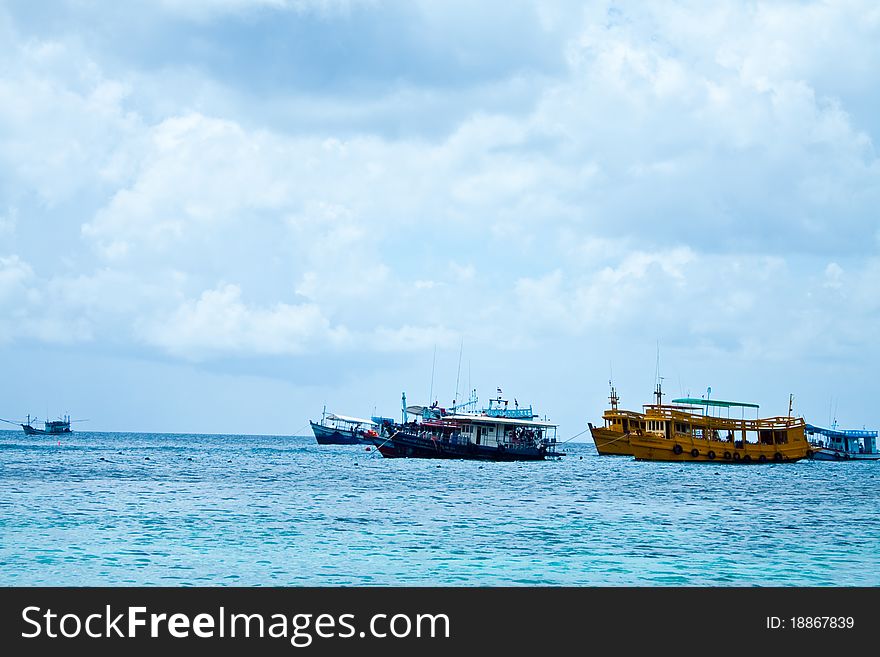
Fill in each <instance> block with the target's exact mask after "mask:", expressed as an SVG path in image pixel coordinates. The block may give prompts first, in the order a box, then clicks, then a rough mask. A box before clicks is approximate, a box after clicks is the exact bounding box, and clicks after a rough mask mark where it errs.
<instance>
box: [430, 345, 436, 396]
mask: <svg viewBox="0 0 880 657" xmlns="http://www.w3.org/2000/svg"><path fill="white" fill-rule="evenodd" d="M435 365H437V345H436V344H435V345H434V360H433V361H432V362H431V392H430V393H429V394H428V404H433V403H434V366H435Z"/></svg>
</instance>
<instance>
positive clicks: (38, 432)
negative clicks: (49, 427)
mask: <svg viewBox="0 0 880 657" xmlns="http://www.w3.org/2000/svg"><path fill="white" fill-rule="evenodd" d="M21 428H22V429H24V433H25V435H27V436H63V435H64V434H67V433H73V432H72V431H71V430H70V429H63V430H61V431H46V430H45V429H35V428H34V427H32V426H30V425H27V424H23V425H21Z"/></svg>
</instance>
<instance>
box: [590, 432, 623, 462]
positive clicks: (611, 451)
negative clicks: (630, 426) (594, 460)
mask: <svg viewBox="0 0 880 657" xmlns="http://www.w3.org/2000/svg"><path fill="white" fill-rule="evenodd" d="M590 435H591V436H592V437H593V444H594V445H596V451H597V452H598V453H599V455H600V456H632V455H633V453H632V448H630V446H629V434H628V433H621V432H620V431H611V430H609V429H603V428H601V427H594V426H593V425H592V424H591V425H590Z"/></svg>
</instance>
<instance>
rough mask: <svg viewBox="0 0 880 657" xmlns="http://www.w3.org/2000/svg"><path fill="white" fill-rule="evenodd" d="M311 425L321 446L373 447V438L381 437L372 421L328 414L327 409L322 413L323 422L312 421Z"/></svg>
mask: <svg viewBox="0 0 880 657" xmlns="http://www.w3.org/2000/svg"><path fill="white" fill-rule="evenodd" d="M309 424H311V425H312V431H313V432H314V434H315V440H316V441H318V444H319V445H372V444H373V441H372V438H373V437H374V436H378V435H379V434H378V433H377V432H376V430H375V428H374V427H375V423H374V422H373V421H372V420H365V419H364V418H360V417H352V416H350V415H339V414H338V413H327V408H326V407H325V408H324V412H323V413H321V421H320V422H312V421H311V420H310V421H309Z"/></svg>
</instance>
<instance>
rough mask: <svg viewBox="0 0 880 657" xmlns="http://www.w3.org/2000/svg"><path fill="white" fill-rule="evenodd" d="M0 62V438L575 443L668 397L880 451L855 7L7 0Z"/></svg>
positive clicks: (877, 252) (866, 131)
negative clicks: (42, 432) (470, 415)
mask: <svg viewBox="0 0 880 657" xmlns="http://www.w3.org/2000/svg"><path fill="white" fill-rule="evenodd" d="M0 43H2V44H3V47H2V48H0V364H2V370H0V371H2V378H0V380H2V390H0V392H2V394H0V417H2V418H4V419H13V420H17V419H20V418H23V417H25V416H26V414H28V413H30V414H31V415H32V416H34V415H36V416H38V417H40V418H45V417H47V416H48V417H50V418H52V417H55V416H57V415H59V414H62V413H69V414H70V415H71V416H72V417H73V418H74V419H77V420H84V421H83V422H82V423H80V424H78V425H76V428H79V429H82V430H86V429H88V430H94V431H151V432H170V433H189V432H204V433H244V434H272V435H293V434H307V433H308V426H307V424H308V421H309V420H310V419H317V418H319V417H320V415H321V412H322V409H323V408H324V406H325V405H326V408H327V410H328V412H331V411H333V412H338V413H344V414H349V415H359V416H369V415H376V414H378V415H385V416H393V417H397V416H398V415H399V409H400V404H401V393H404V392H405V393H406V395H407V401H408V403H410V404H414V403H426V402H428V401H429V400H430V399H432V398H433V399H436V400H437V401H439V403H440V404H441V405H449V404H451V403H452V401H453V400H454V399H464V398H465V397H467V394H468V393H467V391H468V390H472V389H476V390H477V393H478V395H479V397H480V399H481V401H483V402H486V401H487V400H488V398H489V397H494V396H496V394H497V393H496V391H497V389H498V388H501V389H502V391H503V392H502V394H503V397H504V398H506V399H510V400H511V403H512V400H514V399H516V400H517V402H518V403H519V405H520V406H522V405H528V404H531V405H532V406H533V408H534V409H535V410H536V412H538V413H539V414H541V416H546V417H548V418H549V419H550V420H551V421H553V422H556V423H558V425H559V438H560V439H569V438H572V437H575V438H574V439H575V440H581V439H586V438H587V437H586V436H585V435H583V433H582V432H583V431H584V430H585V429H586V426H587V423H588V422H593V423H597V422H600V421H601V416H602V412H603V410H604V409H605V408H607V405H608V392H609V381H612V380H613V382H614V385H615V387H616V388H617V391H618V393H619V395H620V397H621V404H622V406H623V407H625V408H631V409H639V408H640V407H641V405H642V404H645V403H650V402H651V401H652V398H651V393H652V390H653V387H654V384H655V381H656V379H657V376H658V374H659V376H660V377H662V384H663V388H664V391H665V392H666V393H667V395H668V396H667V398H666V399H667V400H669V399H672V398H675V397H678V396H683V395H690V396H700V395H706V394H709V395H710V396H711V397H712V398H714V399H726V400H736V401H745V402H751V403H757V404H760V406H761V409H760V414H761V415H762V416H764V415H785V414H786V413H787V412H788V405H789V396H790V395H791V396H792V399H793V402H792V404H793V410H794V412H795V413H797V414H799V415H803V416H804V417H805V418H806V419H807V421H808V422H812V423H814V424H820V425H828V424H830V423H831V422H832V421H833V420H835V419H836V420H837V422H838V423H839V425H840V426H841V427H844V428H862V427H868V428H876V427H877V426H878V424H880V421H878V417H877V411H876V408H877V404H876V400H877V394H876V393H877V385H876V380H877V379H876V375H877V371H878V365H880V346H878V340H877V337H876V336H877V335H878V334H880V292H878V290H880V222H878V211H877V208H878V207H880V161H878V155H877V148H876V146H875V144H876V143H877V142H878V140H880V113H878V112H877V107H880V6H878V5H877V4H876V3H874V2H857V1H847V0H843V1H840V2H785V1H781V2H770V3H754V2H739V1H737V2H724V1H722V2H717V3H704V2H688V1H682V2H661V3H641V2H632V3H627V2H590V3H577V2H567V1H558V2H545V1H543V0H541V1H537V0H536V1H534V2H532V1H526V0H521V1H513V2H511V1H505V2H495V1H486V2H479V3H474V2H463V1H461V0H445V1H442V2H441V1H439V0H436V1H431V2H429V1H426V0H407V1H402V0H401V1H396V0H390V1H387V2H382V1H379V0H253V1H249V2H247V1H245V0H186V1H184V0H158V1H154V2H145V1H133V2H127V3H108V2H91V1H89V0H68V1H55V2H53V1H47V2H40V3H32V2H28V1H18V0H6V1H5V2H0ZM709 388H711V393H709V392H708V389H709ZM6 426H7V428H12V427H10V426H9V425H6Z"/></svg>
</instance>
